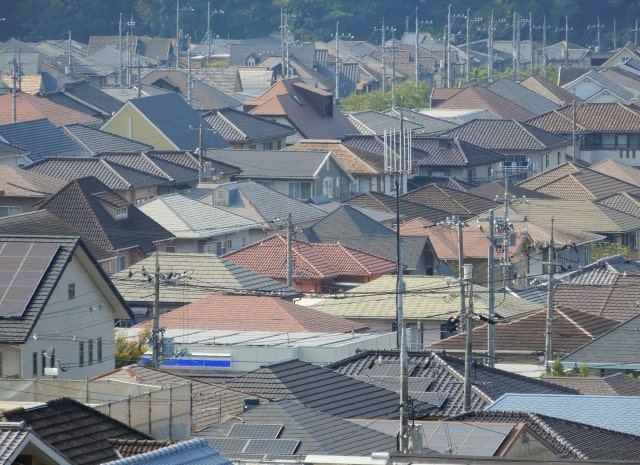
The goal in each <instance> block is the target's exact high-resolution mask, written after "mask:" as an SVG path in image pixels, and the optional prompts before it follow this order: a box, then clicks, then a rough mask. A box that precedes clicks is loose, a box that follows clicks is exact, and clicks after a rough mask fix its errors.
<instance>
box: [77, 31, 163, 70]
mask: <svg viewBox="0 0 640 465" xmlns="http://www.w3.org/2000/svg"><path fill="white" fill-rule="evenodd" d="M122 39H123V38H122V37H121V36H117V35H115V36H95V35H92V36H89V43H88V44H87V50H86V53H87V54H93V53H96V52H99V51H100V50H102V49H104V48H109V47H110V48H113V49H116V50H120V49H124V47H126V49H124V51H125V53H127V54H128V53H129V52H131V53H134V54H139V55H141V56H144V57H147V58H150V59H152V60H157V64H158V65H160V64H164V65H166V64H168V63H169V59H170V58H171V56H172V55H171V53H172V51H173V50H172V46H171V44H172V42H173V39H168V38H162V37H160V38H154V37H147V36H136V35H133V34H127V35H126V38H125V40H126V42H125V44H124V45H123V40H122ZM135 58H137V57H135Z"/></svg>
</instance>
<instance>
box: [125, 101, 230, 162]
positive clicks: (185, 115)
mask: <svg viewBox="0 0 640 465" xmlns="http://www.w3.org/2000/svg"><path fill="white" fill-rule="evenodd" d="M128 103H129V104H130V105H132V106H134V107H135V108H137V109H138V111H140V113H142V114H143V115H144V116H145V117H146V118H148V119H149V121H150V122H151V123H152V124H153V125H154V126H155V127H156V128H157V129H158V130H159V131H161V132H162V133H163V134H164V135H165V136H166V137H167V138H168V139H169V140H171V142H173V144H174V145H175V146H176V147H177V148H178V150H195V149H196V148H197V147H198V146H199V134H198V131H195V130H189V128H198V127H200V126H202V127H203V128H204V129H211V127H210V126H209V124H208V123H206V122H205V123H203V121H202V118H201V117H200V114H199V113H198V112H197V111H196V110H194V109H192V108H191V107H190V106H189V104H188V103H187V102H185V101H184V100H183V99H182V97H180V96H179V95H178V94H176V93H173V92H170V93H166V94H162V95H156V96H152V97H142V98H136V99H132V100H129V102H128ZM125 106H126V104H125V105H124V106H123V108H124V107H125ZM167 109H170V111H167ZM121 111H122V109H121ZM117 115H118V113H116V115H115V117H116V118H117ZM203 132H204V134H203V139H204V144H205V146H206V147H207V148H224V147H228V146H229V143H228V142H227V141H225V140H224V139H223V138H222V137H220V135H218V134H217V133H215V132H213V131H210V130H209V131H207V130H205V131H203Z"/></svg>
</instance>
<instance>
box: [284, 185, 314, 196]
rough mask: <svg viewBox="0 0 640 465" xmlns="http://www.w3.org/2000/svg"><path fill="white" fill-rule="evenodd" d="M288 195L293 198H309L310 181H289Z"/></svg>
mask: <svg viewBox="0 0 640 465" xmlns="http://www.w3.org/2000/svg"><path fill="white" fill-rule="evenodd" d="M289 197H293V198H294V199H303V200H308V199H310V198H311V183H310V182H290V183H289Z"/></svg>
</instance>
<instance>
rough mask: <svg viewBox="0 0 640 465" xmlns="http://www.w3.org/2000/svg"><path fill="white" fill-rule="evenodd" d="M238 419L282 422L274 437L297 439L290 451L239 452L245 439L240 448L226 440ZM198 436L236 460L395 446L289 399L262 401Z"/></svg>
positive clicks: (344, 453)
mask: <svg viewBox="0 0 640 465" xmlns="http://www.w3.org/2000/svg"><path fill="white" fill-rule="evenodd" d="M239 421H240V422H241V423H240V424H242V425H246V426H247V427H248V428H251V427H252V426H253V427H255V428H256V429H258V428H259V427H260V425H263V426H264V425H281V426H282V428H281V431H280V432H279V433H278V435H277V438H275V439H273V440H275V441H278V440H280V441H283V442H284V441H286V440H289V441H298V444H297V445H296V447H295V449H294V450H293V452H292V453H291V454H280V455H278V456H275V455H273V454H266V455H264V454H260V455H258V456H256V455H248V454H246V453H242V448H243V447H244V446H245V443H246V442H247V441H246V440H244V441H237V442H239V444H237V446H240V449H239V448H238V447H237V446H236V447H235V448H233V445H234V444H233V443H232V442H228V434H229V432H230V430H231V429H232V428H233V427H234V425H237V424H238V422H239ZM200 436H204V437H206V438H207V439H208V440H209V441H210V443H213V445H214V447H216V446H217V447H219V448H220V449H221V450H222V452H223V453H224V454H225V455H226V456H228V457H230V458H233V459H234V460H237V461H244V460H250V461H253V460H269V459H272V460H273V459H277V460H279V461H282V460H286V459H289V460H296V459H302V458H303V457H304V456H306V455H308V454H324V455H340V456H368V455H370V454H371V451H373V450H375V451H381V452H385V451H387V452H392V451H394V450H396V448H397V445H396V442H395V441H396V440H395V438H394V437H392V436H388V435H386V434H384V433H380V432H377V431H375V430H372V429H369V428H366V427H364V426H359V425H355V424H353V423H351V422H349V421H346V420H343V419H340V418H337V417H335V416H333V415H329V414H327V413H325V412H323V411H321V409H314V408H310V407H308V406H305V405H304V404H302V403H300V402H296V401H295V400H288V399H279V400H275V401H273V402H266V403H261V404H260V405H257V406H255V407H252V408H250V409H249V410H247V411H246V412H244V413H242V414H239V415H238V416H237V417H236V418H234V419H229V420H228V421H226V422H225V423H223V424H222V425H220V426H217V427H215V428H210V429H209V430H207V431H204V432H202V433H201V434H200ZM276 457H277V458H276Z"/></svg>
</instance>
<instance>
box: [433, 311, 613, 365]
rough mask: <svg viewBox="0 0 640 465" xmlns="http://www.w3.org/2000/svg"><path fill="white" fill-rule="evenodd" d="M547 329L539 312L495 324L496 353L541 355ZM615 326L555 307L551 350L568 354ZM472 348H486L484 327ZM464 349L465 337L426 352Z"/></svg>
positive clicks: (453, 338)
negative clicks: (539, 353)
mask: <svg viewBox="0 0 640 465" xmlns="http://www.w3.org/2000/svg"><path fill="white" fill-rule="evenodd" d="M546 325H547V311H546V310H540V311H539V312H536V313H533V314H531V315H527V316H524V317H522V318H518V319H517V320H512V321H509V322H507V323H505V324H496V325H495V327H494V331H495V350H496V353H497V354H499V353H500V352H502V353H514V352H517V353H518V352H519V353H527V354H530V353H533V352H544V351H545V344H546V340H545V339H546ZM617 325H618V322H617V321H615V320H612V319H609V318H603V317H600V316H596V315H593V314H591V313H586V312H582V311H580V310H574V309H571V308H565V307H555V308H554V309H553V333H552V336H553V340H552V347H553V350H554V352H558V353H568V352H571V351H573V350H575V349H577V348H578V347H580V346H581V345H583V344H586V343H587V342H590V341H592V340H593V339H594V338H595V337H597V336H598V335H600V334H602V333H604V332H605V331H607V330H609V329H611V328H613V327H615V326H617ZM473 344H474V347H487V324H482V325H476V326H475V328H474V329H473ZM465 345H466V333H464V334H456V335H455V336H451V337H449V338H447V339H443V340H441V341H438V342H435V343H433V344H430V345H429V346H428V348H429V349H432V350H447V351H453V352H457V353H460V352H462V353H464V351H465Z"/></svg>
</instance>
